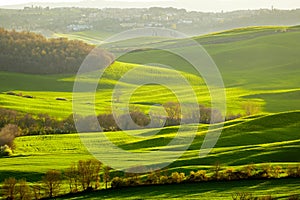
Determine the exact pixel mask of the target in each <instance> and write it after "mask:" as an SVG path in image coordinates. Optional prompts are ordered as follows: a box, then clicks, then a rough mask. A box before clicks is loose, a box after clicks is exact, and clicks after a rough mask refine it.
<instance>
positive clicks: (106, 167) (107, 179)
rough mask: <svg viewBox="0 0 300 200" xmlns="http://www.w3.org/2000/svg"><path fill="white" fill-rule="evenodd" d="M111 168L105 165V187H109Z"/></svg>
mask: <svg viewBox="0 0 300 200" xmlns="http://www.w3.org/2000/svg"><path fill="white" fill-rule="evenodd" d="M110 170H111V167H109V166H104V167H103V181H104V184H105V189H107V185H108V182H109V181H110V174H109V172H110Z"/></svg>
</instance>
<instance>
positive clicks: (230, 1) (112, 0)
mask: <svg viewBox="0 0 300 200" xmlns="http://www.w3.org/2000/svg"><path fill="white" fill-rule="evenodd" d="M80 1H83V0H0V6H3V5H13V4H23V3H30V2H51V3H54V2H55V3H57V2H70V3H69V4H70V5H72V3H71V2H80ZM88 1H90V2H92V1H93V2H98V1H100V2H102V3H100V4H103V6H104V7H110V6H114V5H117V7H150V6H162V7H177V8H185V9H187V10H200V11H221V10H224V11H227V10H239V9H259V8H271V6H272V5H273V6H274V7H275V8H279V9H295V8H300V0H88ZM118 2H122V3H120V4H118ZM126 2H127V3H126ZM106 3H107V5H106ZM135 5H136V6H135Z"/></svg>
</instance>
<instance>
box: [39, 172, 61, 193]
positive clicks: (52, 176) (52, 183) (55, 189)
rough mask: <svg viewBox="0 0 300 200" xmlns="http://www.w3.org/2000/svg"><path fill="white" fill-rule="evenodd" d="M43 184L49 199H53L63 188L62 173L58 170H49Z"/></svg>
mask: <svg viewBox="0 0 300 200" xmlns="http://www.w3.org/2000/svg"><path fill="white" fill-rule="evenodd" d="M43 183H44V186H45V188H46V192H47V193H48V197H50V198H52V197H53V196H56V195H57V194H58V193H59V190H60V186H61V173H60V171H57V170H49V171H48V172H47V173H46V175H45V176H44V178H43Z"/></svg>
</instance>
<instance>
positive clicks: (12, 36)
mask: <svg viewBox="0 0 300 200" xmlns="http://www.w3.org/2000/svg"><path fill="white" fill-rule="evenodd" d="M0 38H1V39H0V46H1V48H0V71H8V72H19V73H30V74H62V73H65V74H74V73H77V71H78V69H79V67H80V65H81V64H82V62H83V61H84V59H85V58H86V56H87V55H88V54H89V53H90V52H91V51H92V50H93V49H94V48H95V46H93V45H89V44H86V43H84V42H82V41H79V40H68V39H66V38H50V39H47V38H45V37H44V36H42V35H40V34H36V33H32V32H26V31H23V32H17V31H15V30H12V31H8V30H5V29H3V28H0ZM90 56H91V57H92V59H93V60H95V61H96V63H97V64H99V65H100V64H105V65H106V64H110V63H112V62H113V60H114V56H113V55H112V54H111V53H109V52H106V51H104V50H101V49H98V48H97V49H96V50H93V51H92V53H91V54H90Z"/></svg>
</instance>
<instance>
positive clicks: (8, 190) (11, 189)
mask: <svg viewBox="0 0 300 200" xmlns="http://www.w3.org/2000/svg"><path fill="white" fill-rule="evenodd" d="M16 186H17V180H16V179H15V178H8V179H5V180H4V183H3V196H4V197H5V198H6V199H7V200H14V199H15V196H16V193H17V190H16Z"/></svg>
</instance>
